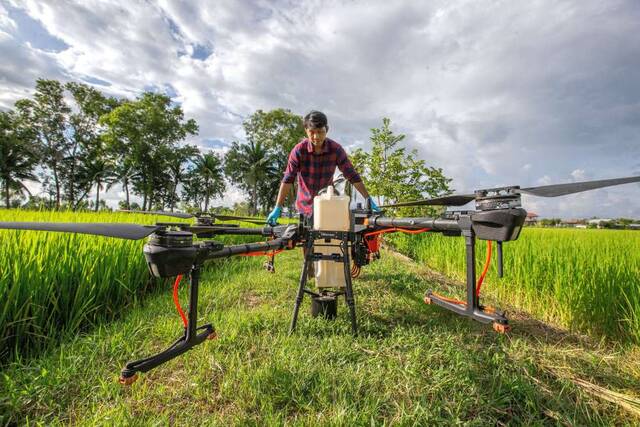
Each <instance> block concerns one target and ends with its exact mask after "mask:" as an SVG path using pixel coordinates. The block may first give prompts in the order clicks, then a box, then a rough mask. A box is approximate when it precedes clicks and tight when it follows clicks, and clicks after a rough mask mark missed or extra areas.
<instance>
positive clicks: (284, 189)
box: [276, 182, 293, 207]
mask: <svg viewBox="0 0 640 427" xmlns="http://www.w3.org/2000/svg"><path fill="white" fill-rule="evenodd" d="M291 187H293V184H292V183H290V182H281V183H280V191H278V198H277V199H276V206H280V207H283V206H284V199H286V198H287V195H288V194H289V193H290V192H291Z"/></svg>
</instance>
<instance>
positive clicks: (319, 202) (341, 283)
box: [313, 185, 351, 291]
mask: <svg viewBox="0 0 640 427" xmlns="http://www.w3.org/2000/svg"><path fill="white" fill-rule="evenodd" d="M350 199H351V198H350V197H349V196H340V195H339V194H337V193H336V191H335V189H334V187H333V185H330V186H329V187H327V191H326V192H325V193H322V194H320V195H318V196H316V197H314V199H313V229H314V230H317V231H321V230H324V231H349V228H350V225H351V224H350V217H349V202H350ZM328 244H331V245H337V246H322V245H328ZM315 245H316V246H315V248H314V252H316V253H322V254H326V255H329V254H334V253H340V247H339V245H340V240H336V239H319V240H316V241H315ZM315 273H316V276H315V278H316V286H317V287H318V289H319V290H321V291H322V290H324V289H326V288H334V289H338V290H341V289H344V287H345V277H344V265H343V264H342V262H335V261H316V262H315Z"/></svg>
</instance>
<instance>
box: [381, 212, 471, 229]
mask: <svg viewBox="0 0 640 427" xmlns="http://www.w3.org/2000/svg"><path fill="white" fill-rule="evenodd" d="M369 225H373V226H374V227H376V228H378V227H400V228H406V229H408V230H419V229H423V228H428V229H430V230H431V231H460V225H459V224H458V220H455V219H443V218H389V217H382V216H373V217H370V218H369Z"/></svg>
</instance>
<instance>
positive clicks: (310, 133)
mask: <svg viewBox="0 0 640 427" xmlns="http://www.w3.org/2000/svg"><path fill="white" fill-rule="evenodd" d="M305 131H306V132H307V137H308V138H309V141H311V143H312V144H313V146H314V147H319V146H321V145H322V143H323V142H324V139H325V138H326V137H327V128H326V127H321V128H317V129H305Z"/></svg>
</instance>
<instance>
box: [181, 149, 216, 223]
mask: <svg viewBox="0 0 640 427" xmlns="http://www.w3.org/2000/svg"><path fill="white" fill-rule="evenodd" d="M225 189H226V186H225V183H224V176H223V170H222V159H221V158H220V156H218V155H217V154H215V153H205V154H201V155H198V156H197V157H196V158H195V160H194V162H193V168H192V169H191V171H190V172H189V175H188V178H187V180H186V181H185V189H184V193H183V194H184V196H185V197H186V198H187V199H189V200H192V201H194V202H196V203H197V204H198V205H200V201H201V200H202V197H204V212H206V211H207V210H209V201H210V200H211V199H213V198H215V197H222V196H223V195H224V191H225Z"/></svg>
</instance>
